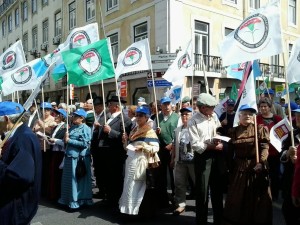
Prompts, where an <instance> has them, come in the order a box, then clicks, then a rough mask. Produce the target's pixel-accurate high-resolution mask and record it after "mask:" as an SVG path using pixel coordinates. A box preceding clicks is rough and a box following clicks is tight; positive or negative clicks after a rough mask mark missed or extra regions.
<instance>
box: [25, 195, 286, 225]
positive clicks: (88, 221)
mask: <svg viewBox="0 0 300 225" xmlns="http://www.w3.org/2000/svg"><path fill="white" fill-rule="evenodd" d="M94 191H96V189H94ZM94 202H95V204H94V205H93V206H90V207H89V208H83V209H80V210H79V211H77V212H68V211H67V210H66V209H64V208H61V207H60V206H59V205H58V204H56V203H49V202H48V201H46V200H44V199H42V200H41V201H40V205H39V210H38V212H37V215H36V216H35V217H34V218H33V220H32V221H31V225H53V224H58V225H94V224H97V225H112V224H114V225H115V224H120V225H123V224H124V225H174V224H175V225H177V224H184V225H193V224H196V223H195V201H194V200H188V201H187V205H188V206H187V208H186V211H185V212H184V213H182V214H181V215H180V216H173V215H172V209H171V208H170V209H164V210H163V211H159V212H158V214H157V215H156V216H155V217H152V218H147V219H144V220H141V219H136V218H127V217H124V216H122V215H121V214H120V213H119V212H118V210H116V209H114V208H112V207H107V206H104V205H103V204H102V201H101V200H100V199H94ZM281 203H282V201H276V202H274V203H273V218H274V219H273V225H284V224H285V222H284V220H283V217H282V214H281V210H280V209H281ZM208 222H209V224H212V210H211V205H209V217H208Z"/></svg>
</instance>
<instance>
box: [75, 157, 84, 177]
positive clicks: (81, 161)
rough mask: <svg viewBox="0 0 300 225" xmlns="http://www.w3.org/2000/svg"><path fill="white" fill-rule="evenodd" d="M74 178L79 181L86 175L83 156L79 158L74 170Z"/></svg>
mask: <svg viewBox="0 0 300 225" xmlns="http://www.w3.org/2000/svg"><path fill="white" fill-rule="evenodd" d="M75 174H76V178H77V179H80V178H82V177H84V176H85V175H86V167H85V162H84V158H83V156H81V155H80V156H79V158H78V161H77V165H76V169H75Z"/></svg>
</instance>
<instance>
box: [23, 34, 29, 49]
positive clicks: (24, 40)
mask: <svg viewBox="0 0 300 225" xmlns="http://www.w3.org/2000/svg"><path fill="white" fill-rule="evenodd" d="M22 44H23V49H24V52H25V53H26V52H27V51H28V33H25V34H24V35H23V43H22Z"/></svg>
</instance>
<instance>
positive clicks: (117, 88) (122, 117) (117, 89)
mask: <svg viewBox="0 0 300 225" xmlns="http://www.w3.org/2000/svg"><path fill="white" fill-rule="evenodd" d="M115 83H116V91H117V96H118V100H119V106H120V109H121V119H122V125H123V132H124V134H126V130H125V123H124V116H123V109H122V105H121V99H120V94H119V87H118V82H117V79H116V78H115Z"/></svg>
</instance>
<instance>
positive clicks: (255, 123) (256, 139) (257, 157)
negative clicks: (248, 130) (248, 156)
mask: <svg viewBox="0 0 300 225" xmlns="http://www.w3.org/2000/svg"><path fill="white" fill-rule="evenodd" d="M253 119H254V133H255V156H256V163H259V151H258V137H257V136H258V135H257V121H256V115H254V117H253Z"/></svg>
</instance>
